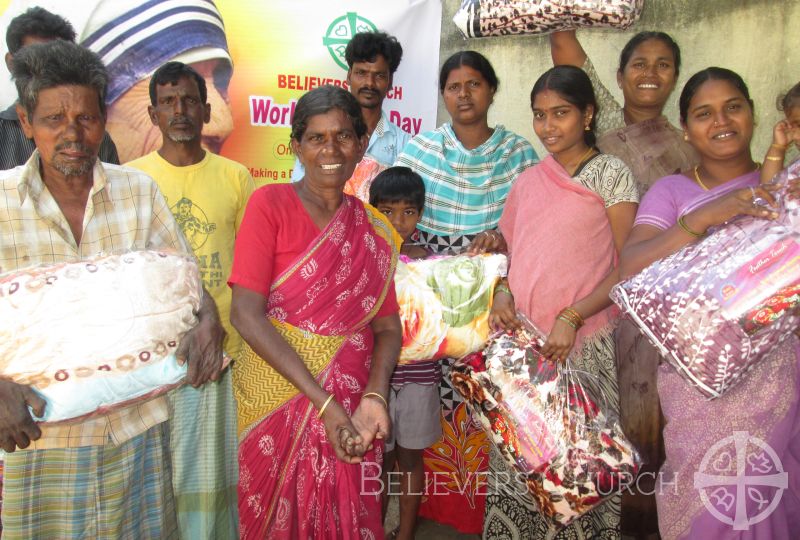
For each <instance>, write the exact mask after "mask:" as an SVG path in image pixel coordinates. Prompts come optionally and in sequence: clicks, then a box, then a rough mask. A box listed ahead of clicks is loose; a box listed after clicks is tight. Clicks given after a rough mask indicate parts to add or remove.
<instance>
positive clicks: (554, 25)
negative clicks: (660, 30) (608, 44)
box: [453, 0, 644, 38]
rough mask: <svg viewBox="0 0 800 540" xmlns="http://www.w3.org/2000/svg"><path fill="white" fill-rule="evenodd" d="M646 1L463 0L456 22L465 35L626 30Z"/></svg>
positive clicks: (640, 11)
mask: <svg viewBox="0 0 800 540" xmlns="http://www.w3.org/2000/svg"><path fill="white" fill-rule="evenodd" d="M643 7H644V0H529V1H524V0H464V1H463V2H462V3H461V7H460V8H459V10H458V11H457V12H456V14H455V16H454V17H453V22H454V23H455V25H456V26H457V27H458V29H459V30H460V31H461V33H462V34H463V35H464V37H466V38H470V37H489V36H507V35H513V34H549V33H550V32H558V31H559V30H569V29H571V28H592V27H596V28H619V29H621V30H624V29H626V28H628V27H630V26H631V25H632V24H633V23H634V22H636V21H637V20H638V19H639V17H640V16H641V14H642V8H643Z"/></svg>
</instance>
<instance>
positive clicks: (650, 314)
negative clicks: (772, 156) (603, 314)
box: [611, 160, 800, 398]
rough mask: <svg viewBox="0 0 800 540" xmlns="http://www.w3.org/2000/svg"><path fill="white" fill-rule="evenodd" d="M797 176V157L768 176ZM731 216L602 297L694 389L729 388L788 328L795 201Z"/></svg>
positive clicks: (798, 211) (795, 258)
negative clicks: (774, 213)
mask: <svg viewBox="0 0 800 540" xmlns="http://www.w3.org/2000/svg"><path fill="white" fill-rule="evenodd" d="M798 177H800V160H798V161H795V162H794V163H793V164H791V165H790V166H789V167H788V168H787V169H785V170H784V171H783V172H782V173H780V174H779V175H778V176H777V177H776V178H775V179H774V180H773V182H777V183H779V184H781V185H785V184H786V182H787V181H788V180H789V179H794V178H798ZM777 198H778V203H779V217H778V219H776V220H774V221H771V220H766V219H759V218H755V217H752V216H740V217H738V218H736V219H734V220H732V221H731V222H729V223H727V224H726V225H723V226H721V227H719V228H717V229H716V230H714V231H713V232H712V233H711V234H709V235H708V237H706V238H705V239H703V240H702V241H699V242H697V243H694V244H690V245H688V246H686V247H684V248H683V249H681V250H680V251H678V252H676V253H674V254H672V255H670V256H669V257H666V258H664V259H661V260H659V261H656V262H654V263H653V264H651V265H650V266H648V267H647V268H645V269H644V270H642V271H641V272H640V273H639V274H637V275H635V276H633V277H632V278H630V279H628V280H627V281H624V282H622V283H620V284H618V285H616V286H615V287H614V289H613V290H612V292H611V297H612V299H613V300H614V301H615V302H616V303H617V304H618V305H619V306H620V307H621V308H622V309H623V310H624V311H626V312H627V313H628V314H629V315H630V316H631V318H632V319H633V320H634V321H635V322H636V324H637V325H638V326H639V328H640V329H641V330H642V332H643V333H644V334H645V335H646V336H647V337H648V338H649V339H650V341H652V342H653V344H655V346H656V347H658V348H659V350H660V351H661V353H662V354H663V355H664V357H665V358H666V359H667V361H668V362H669V363H670V364H671V365H672V366H674V367H675V368H676V369H677V370H678V372H679V373H680V374H681V375H683V376H684V377H685V378H686V380H687V381H688V382H689V383H691V384H693V385H694V386H695V387H696V388H697V389H698V390H699V391H700V392H701V393H702V394H703V395H705V396H707V397H708V398H716V397H719V396H721V395H722V394H724V393H725V392H726V391H727V390H729V389H730V388H731V387H732V386H734V385H735V384H737V383H738V382H739V381H740V380H741V379H742V377H744V376H745V374H746V373H747V371H748V370H750V369H751V368H752V367H753V366H755V365H756V364H757V363H758V362H760V361H761V360H762V359H764V358H765V357H766V356H767V355H768V354H769V353H770V352H772V351H773V350H775V348H776V347H777V346H778V345H779V344H780V343H781V342H782V341H783V340H784V339H786V338H787V337H788V336H789V335H791V333H792V332H794V331H795V330H796V329H797V328H798V326H800V316H798V306H799V305H800V204H798V202H797V201H788V200H785V199H784V196H783V195H782V194H781V193H779V194H778V196H777Z"/></svg>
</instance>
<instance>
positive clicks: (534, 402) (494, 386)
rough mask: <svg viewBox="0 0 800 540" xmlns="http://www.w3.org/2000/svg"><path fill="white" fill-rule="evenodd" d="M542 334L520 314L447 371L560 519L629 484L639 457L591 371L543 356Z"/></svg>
mask: <svg viewBox="0 0 800 540" xmlns="http://www.w3.org/2000/svg"><path fill="white" fill-rule="evenodd" d="M522 318H523V319H524V317H522ZM544 341H545V338H544V335H543V334H542V333H541V332H540V331H539V330H538V329H536V328H535V327H534V326H533V324H531V323H530V322H529V321H527V320H524V328H523V329H522V330H519V331H517V332H515V333H514V334H506V333H497V334H494V335H493V336H492V337H491V338H490V339H489V342H488V345H487V347H486V349H485V350H484V351H483V352H478V353H473V354H472V355H469V356H467V357H465V358H462V359H460V360H458V361H457V362H455V364H454V365H453V368H452V371H451V378H452V382H453V387H454V388H455V389H456V390H458V392H459V393H460V394H461V395H463V396H464V400H465V401H466V402H467V403H468V404H469V407H470V409H471V410H472V413H473V415H474V416H476V417H477V418H478V419H479V420H480V423H481V425H482V426H483V429H484V430H485V431H486V433H487V435H488V436H489V440H490V441H491V442H492V443H493V444H494V445H495V446H496V448H497V449H498V450H499V451H500V454H501V455H502V456H503V458H504V459H505V460H506V462H507V463H508V464H509V465H510V466H511V467H512V468H513V470H514V471H516V472H517V473H519V476H517V478H520V479H522V480H524V482H525V486H526V487H527V489H528V492H529V493H530V494H531V495H532V496H533V498H534V500H535V501H536V504H537V505H538V507H539V510H540V511H541V512H542V514H543V515H545V516H546V517H547V518H548V519H550V520H551V521H552V522H553V524H554V525H556V526H565V525H568V524H569V523H571V522H572V521H574V520H575V519H576V518H578V517H580V516H581V515H583V514H585V513H586V512H588V511H589V510H591V509H592V508H594V507H596V506H597V505H599V504H600V503H601V502H603V501H604V500H606V499H607V498H609V497H611V496H613V495H614V494H616V493H617V492H619V491H620V490H621V489H623V488H624V487H626V486H629V485H631V484H632V483H633V482H634V480H635V478H636V474H637V473H638V469H639V466H640V464H641V462H640V460H639V456H638V454H637V453H636V451H635V450H634V449H633V447H632V446H631V444H630V443H629V442H628V440H627V439H626V438H625V436H624V434H623V433H622V428H621V426H620V424H619V422H618V420H617V419H616V418H615V417H614V416H612V415H611V414H610V412H609V409H608V407H607V406H606V396H604V395H602V392H601V391H600V389H599V387H598V385H597V384H595V383H594V381H593V379H592V377H591V375H589V374H588V373H586V372H583V371H580V370H576V369H573V368H572V366H571V363H570V361H569V360H567V362H566V363H565V364H556V363H553V362H550V361H549V360H547V359H545V358H543V357H542V356H541V355H540V354H539V350H540V348H541V346H542V345H543V344H544Z"/></svg>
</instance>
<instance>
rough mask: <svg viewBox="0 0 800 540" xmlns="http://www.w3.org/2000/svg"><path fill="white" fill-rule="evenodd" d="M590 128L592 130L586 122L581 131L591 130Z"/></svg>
mask: <svg viewBox="0 0 800 540" xmlns="http://www.w3.org/2000/svg"><path fill="white" fill-rule="evenodd" d="M591 130H592V128H590V127H589V124H586V125H585V126H583V131H591Z"/></svg>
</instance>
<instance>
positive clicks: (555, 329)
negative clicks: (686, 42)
mask: <svg viewBox="0 0 800 540" xmlns="http://www.w3.org/2000/svg"><path fill="white" fill-rule="evenodd" d="M531 107H532V109H533V128H534V131H535V132H536V135H537V136H538V137H539V139H540V140H541V141H542V144H544V146H545V148H546V149H547V150H548V152H550V154H549V155H548V156H547V157H546V158H545V159H543V160H542V161H541V162H539V163H538V164H536V165H534V166H533V167H530V168H528V169H526V170H525V171H523V172H522V174H520V176H519V177H518V178H517V180H516V181H515V183H514V186H513V187H512V188H511V193H510V194H509V196H508V200H507V201H506V206H505V208H504V209H503V215H502V217H501V218H500V232H501V233H502V237H503V239H504V240H505V242H506V243H507V244H508V254H509V258H510V267H509V271H508V285H509V288H510V290H509V289H505V290H504V289H503V288H502V286H501V287H500V288H498V289H496V290H495V298H494V305H493V306H492V312H491V315H490V322H492V324H493V325H494V326H500V327H503V328H505V329H512V328H514V327H516V326H517V325H518V324H519V321H518V319H517V316H516V313H517V311H520V312H522V313H524V314H525V315H526V316H527V317H528V318H529V319H530V320H531V321H533V322H534V324H536V326H538V327H539V328H540V329H542V331H544V332H549V334H548V338H547V342H546V343H545V345H544V347H543V348H542V353H543V354H545V355H546V356H548V357H549V358H550V359H551V360H552V361H554V362H560V361H564V360H565V359H566V358H567V357H570V358H571V362H573V364H572V365H573V366H575V367H577V368H578V369H580V370H582V371H585V372H587V373H589V374H591V375H592V378H593V381H594V382H596V384H597V388H598V389H599V391H600V393H601V395H602V397H603V398H605V399H604V400H603V402H598V405H599V406H600V407H602V408H603V409H604V410H605V411H606V412H613V413H616V412H617V401H618V393H617V372H616V366H615V364H614V340H613V337H612V332H613V329H614V323H615V316H616V310H615V309H614V308H613V307H612V305H611V300H610V299H609V297H608V293H609V291H610V290H611V287H612V286H613V285H614V284H615V283H616V282H617V268H616V263H617V254H618V252H619V250H621V249H622V245H623V244H624V242H625V239H626V238H627V236H628V232H629V231H630V229H631V226H632V225H633V218H634V216H635V215H636V203H637V202H638V200H639V196H638V192H637V189H636V183H635V180H634V178H633V176H632V175H631V172H630V170H629V169H628V167H627V166H626V165H625V164H624V163H623V162H622V161H621V160H620V159H618V158H616V157H614V156H609V155H607V154H602V153H600V152H598V151H597V149H596V148H595V146H594V143H595V140H594V127H595V116H596V113H597V111H598V107H597V102H596V101H595V96H594V92H593V91H592V84H591V82H590V81H589V78H588V77H587V76H586V74H585V73H584V72H583V71H581V70H580V69H579V68H576V67H574V66H558V67H555V68H552V69H550V70H548V71H547V72H545V73H544V74H543V75H542V76H541V77H540V78H539V80H538V81H536V84H535V85H534V86H533V90H532V91H531ZM498 237H499V235H497V234H487V235H480V238H479V239H478V240H477V241H476V242H474V243H473V249H476V250H477V249H482V248H492V247H494V244H498V243H499V238H498ZM490 240H491V241H492V242H490ZM512 295H513V296H512ZM489 460H490V461H489V466H490V469H491V472H492V473H494V474H492V475H490V477H489V492H488V495H487V497H486V512H485V519H484V529H483V536H484V538H487V539H491V538H511V539H515V540H516V539H520V540H521V539H527V538H555V539H557V540H565V539H579V540H581V539H587V540H588V539H594V538H609V539H610V538H619V535H620V532H619V526H620V507H619V504H620V502H619V497H614V498H612V499H611V500H609V501H608V502H606V503H604V504H602V505H601V506H598V507H597V508H595V509H594V510H592V511H589V512H587V513H586V514H585V515H584V516H582V517H580V518H579V519H577V520H576V521H575V522H574V523H572V524H571V525H570V526H568V527H566V528H563V529H561V530H557V529H556V527H555V526H553V525H552V524H551V523H550V522H549V521H548V520H547V519H545V518H544V514H542V513H541V512H539V511H538V510H539V509H541V508H542V506H543V505H547V504H550V501H548V500H534V498H533V497H532V496H531V495H530V494H529V493H528V492H527V490H526V488H525V486H524V485H522V484H521V483H520V482H519V481H518V480H516V479H515V480H513V481H509V482H504V481H503V480H505V479H506V478H509V477H510V478H515V477H514V475H513V474H510V473H509V468H508V467H507V466H506V464H505V462H504V460H503V459H502V457H500V455H499V453H498V452H497V450H496V449H494V448H493V449H492V451H491V454H490V457H489Z"/></svg>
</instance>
